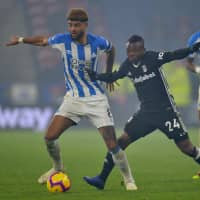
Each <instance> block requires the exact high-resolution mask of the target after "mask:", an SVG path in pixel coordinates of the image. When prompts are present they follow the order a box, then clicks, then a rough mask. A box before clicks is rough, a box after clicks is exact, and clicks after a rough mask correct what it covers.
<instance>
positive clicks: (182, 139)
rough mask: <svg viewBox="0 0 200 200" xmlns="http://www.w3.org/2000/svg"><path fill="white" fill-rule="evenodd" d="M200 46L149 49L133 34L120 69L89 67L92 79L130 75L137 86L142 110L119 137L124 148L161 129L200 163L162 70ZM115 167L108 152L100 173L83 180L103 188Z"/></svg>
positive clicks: (141, 39)
mask: <svg viewBox="0 0 200 200" xmlns="http://www.w3.org/2000/svg"><path fill="white" fill-rule="evenodd" d="M199 48H200V42H199V43H196V44H195V45H193V46H191V47H190V48H185V49H179V50H176V51H173V52H155V51H146V50H145V47H144V40H143V38H142V37H140V36H138V35H133V36H132V37H130V39H129V40H128V43H127V56H128V57H127V58H126V59H125V61H124V62H123V63H122V65H121V66H120V68H119V70H118V71H115V72H113V73H103V74H96V73H95V72H93V71H91V70H90V69H88V70H87V71H88V74H89V75H90V77H91V79H92V80H101V81H105V82H108V83H112V82H114V81H116V80H117V79H120V78H123V77H127V76H128V77H129V78H130V79H131V80H132V81H133V83H134V85H135V88H136V92H137V95H138V98H139V100H140V102H141V105H140V109H139V110H138V111H137V112H136V113H135V114H133V116H131V117H130V119H129V120H128V122H127V123H126V125H125V128H124V133H123V134H122V136H121V137H120V138H119V139H118V143H119V145H120V147H121V148H122V149H125V148H127V147H128V145H130V144H131V143H134V142H135V141H137V140H138V139H140V138H142V137H145V136H146V135H149V134H150V133H152V132H153V131H154V130H156V129H159V130H161V131H162V132H163V133H164V134H165V135H166V136H167V137H168V138H169V139H173V140H174V142H175V144H176V145H177V147H178V148H179V149H180V150H181V151H182V152H183V153H184V154H186V155H188V156H190V157H192V158H193V159H194V160H195V161H196V162H197V163H198V164H200V148H198V147H196V146H194V145H193V144H192V143H191V141H190V139H189V136H188V133H187V130H186V129H185V127H184V124H183V122H182V120H181V118H180V115H179V113H178V112H177V109H176V105H175V103H174V100H173V97H172V95H171V94H170V93H169V91H168V86H167V83H166V80H165V78H164V76H163V73H162V71H161V66H162V65H163V64H165V63H167V62H170V61H173V60H176V59H182V58H185V57H186V56H188V55H189V54H190V53H193V52H196V51H199ZM113 167H114V162H113V159H112V157H111V155H110V153H107V155H106V158H105V161H104V165H103V169H102V171H101V173H100V174H99V175H97V176H95V177H87V176H86V177H84V180H85V181H86V182H87V183H88V184H90V185H92V186H95V187H97V188H98V187H99V185H101V188H103V186H104V185H105V183H106V180H107V178H108V176H109V174H110V173H111V171H112V169H113Z"/></svg>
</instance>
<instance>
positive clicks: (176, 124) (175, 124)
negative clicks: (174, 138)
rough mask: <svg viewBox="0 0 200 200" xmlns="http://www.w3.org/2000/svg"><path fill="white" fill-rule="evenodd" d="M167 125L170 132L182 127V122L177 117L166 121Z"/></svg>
mask: <svg viewBox="0 0 200 200" xmlns="http://www.w3.org/2000/svg"><path fill="white" fill-rule="evenodd" d="M165 126H166V127H168V129H169V132H172V131H173V130H174V129H175V128H180V127H181V126H180V123H179V122H178V121H177V119H176V118H174V119H173V121H172V122H171V121H166V122H165Z"/></svg>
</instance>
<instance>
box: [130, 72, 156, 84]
mask: <svg viewBox="0 0 200 200" xmlns="http://www.w3.org/2000/svg"><path fill="white" fill-rule="evenodd" d="M155 76H156V74H155V73H154V72H152V73H150V74H145V75H143V76H139V77H138V78H135V79H134V80H133V81H134V83H142V82H144V81H146V80H149V79H152V78H154V77H155Z"/></svg>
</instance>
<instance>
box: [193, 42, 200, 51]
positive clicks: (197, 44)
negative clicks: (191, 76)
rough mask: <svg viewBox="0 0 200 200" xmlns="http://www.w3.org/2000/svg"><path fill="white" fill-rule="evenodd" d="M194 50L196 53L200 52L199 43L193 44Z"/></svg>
mask: <svg viewBox="0 0 200 200" xmlns="http://www.w3.org/2000/svg"><path fill="white" fill-rule="evenodd" d="M192 50H193V51H194V52H196V51H200V42H197V43H195V44H193V45H192Z"/></svg>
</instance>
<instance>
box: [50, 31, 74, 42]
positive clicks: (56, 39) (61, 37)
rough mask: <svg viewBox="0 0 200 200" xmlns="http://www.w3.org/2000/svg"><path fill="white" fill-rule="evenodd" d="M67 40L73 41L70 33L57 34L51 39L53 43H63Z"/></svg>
mask: <svg viewBox="0 0 200 200" xmlns="http://www.w3.org/2000/svg"><path fill="white" fill-rule="evenodd" d="M67 40H71V36H70V34H69V33H57V34H55V35H53V36H51V37H50V38H49V41H53V42H54V43H55V42H56V43H62V42H65V41H67Z"/></svg>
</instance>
